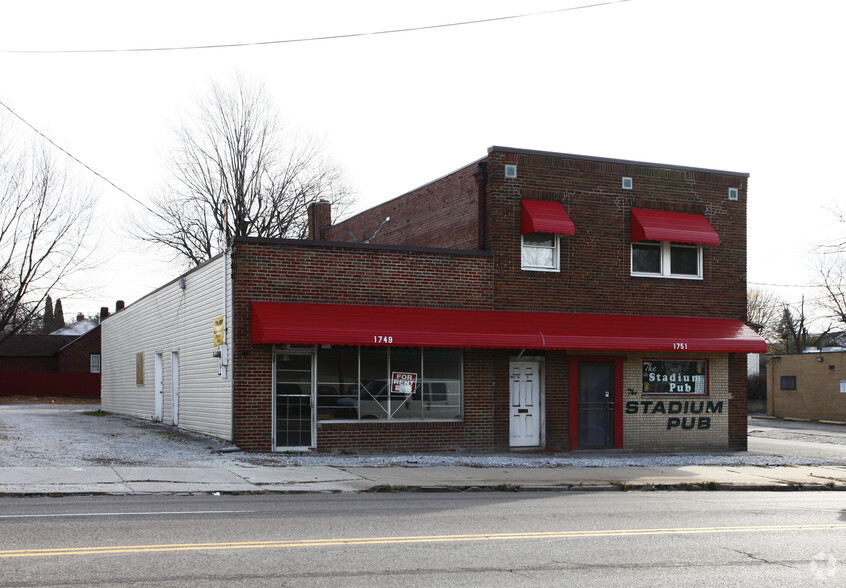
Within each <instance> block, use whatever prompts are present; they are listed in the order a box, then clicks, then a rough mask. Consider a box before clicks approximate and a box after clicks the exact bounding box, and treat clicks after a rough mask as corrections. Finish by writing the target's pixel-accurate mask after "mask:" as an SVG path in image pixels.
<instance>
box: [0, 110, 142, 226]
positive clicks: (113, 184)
mask: <svg viewBox="0 0 846 588" xmlns="http://www.w3.org/2000/svg"><path fill="white" fill-rule="evenodd" d="M0 106H2V107H3V108H5V109H6V110H8V111H9V112H10V113H11V114H12V116H14V117H15V118H17V119H18V120H19V121H21V122H22V123H23V124H25V125H26V126H28V127H29V128H30V129H32V130H33V131H34V132H35V133H37V134H38V135H39V136H41V138H43V139H44V140H45V141H47V142H48V143H50V144H51V145H52V146H53V147H55V148H56V149H58V150H59V151H61V152H62V153H64V154H65V155H67V156H68V157H70V158H71V159H73V160H74V161H75V162H77V163H78V164H79V165H81V166H82V167H84V168H85V169H87V170H88V171H90V172H91V173H92V174H94V175H95V176H97V177H98V178H100V179H101V180H103V181H105V182H106V183H108V184H109V185H110V186H112V187H113V188H114V189H115V190H117V191H118V192H120V193H122V194H124V195H125V196H127V197H129V199H131V200H133V201H134V202H136V203H138V204H140V205H141V206H143V207H144V208H146V209H147V210H148V211H150V212H153V211H152V210H151V209H150V207H149V206H147V205H146V204H144V203H143V202H141V201H140V200H138V198H136V197H135V196H133V195H132V194H130V193H129V192H127V191H126V190H124V189H123V188H121V187H120V186H118V185H117V184H115V183H114V182H113V181H111V180H110V179H109V178H107V177H106V176H104V175H103V174H101V173H99V172H97V171H95V170H94V169H92V168H91V166H89V165H88V164H87V163H85V162H84V161H82V160H80V159H79V158H78V157H76V156H75V155H73V154H72V153H70V152H69V151H68V150H67V149H65V148H64V147H61V146H60V145H57V144H56V143H55V141H53V139H51V138H50V137H48V136H47V135H45V134H44V133H42V132H41V131H39V130H38V129H36V128H35V127H34V126H33V125H32V124H30V122H29V121H27V120H26V119H25V118H24V117H22V116H21V115H19V114H18V113H17V112H15V111H14V110H12V109H11V107H9V106H8V105H7V104H6V103H5V102H3V101H2V100H0Z"/></svg>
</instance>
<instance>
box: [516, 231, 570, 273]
mask: <svg viewBox="0 0 846 588" xmlns="http://www.w3.org/2000/svg"><path fill="white" fill-rule="evenodd" d="M560 249H561V239H560V236H559V235H558V234H556V233H526V234H525V235H523V238H522V242H521V246H520V255H521V267H522V269H524V270H530V271H539V272H557V271H558V270H559V262H558V260H559V257H560Z"/></svg>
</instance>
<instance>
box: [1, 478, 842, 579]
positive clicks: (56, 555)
mask: <svg viewBox="0 0 846 588" xmlns="http://www.w3.org/2000/svg"><path fill="white" fill-rule="evenodd" d="M0 544H2V548H0V549H2V551H0V585H3V586H70V585H86V586H126V585H145V586H147V585H156V586H178V587H184V586H219V585H227V586H327V585H333V586H334V585H338V586H340V585H343V586H366V587H368V588H369V587H372V586H380V585H392V586H491V585H520V586H551V585H570V586H573V585H579V586H626V587H630V586H658V585H672V584H679V585H684V584H691V585H697V586H737V585H739V584H744V585H757V586H764V585H766V586H791V587H792V586H819V585H825V586H842V585H844V584H846V511H844V503H843V500H842V494H841V493H839V492H801V493H778V492H776V493H773V492H706V493H702V492H661V493H642V492H621V493H603V492H598V493H597V492H571V493H566V494H550V493H532V492H520V493H507V492H506V493H503V492H498V493H449V494H419V493H400V494H328V495H327V494H308V495H299V496H284V495H265V496H250V495H242V496H219V497H215V496H209V495H203V496H178V495H171V496H146V497H137V496H129V497H126V496H124V497H111V496H88V497H64V498H62V499H55V498H46V497H41V498H36V497H27V498H17V499H8V498H7V499H2V500H0Z"/></svg>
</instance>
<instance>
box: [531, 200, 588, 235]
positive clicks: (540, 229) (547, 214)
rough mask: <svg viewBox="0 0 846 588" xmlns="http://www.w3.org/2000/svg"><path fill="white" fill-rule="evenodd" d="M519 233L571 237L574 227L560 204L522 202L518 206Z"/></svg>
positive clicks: (542, 201)
mask: <svg viewBox="0 0 846 588" xmlns="http://www.w3.org/2000/svg"><path fill="white" fill-rule="evenodd" d="M520 214H521V216H520V231H521V232H522V233H523V234H524V235H525V234H526V233H558V234H559V235H572V234H573V233H575V232H576V227H575V226H574V225H573V221H571V220H570V216H569V215H568V214H567V211H566V210H564V206H563V205H562V204H561V203H560V202H550V201H548V200H523V201H522V202H521V205H520Z"/></svg>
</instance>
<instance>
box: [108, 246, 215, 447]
mask: <svg viewBox="0 0 846 588" xmlns="http://www.w3.org/2000/svg"><path fill="white" fill-rule="evenodd" d="M224 267H225V264H224V258H223V257H222V256H220V257H217V258H215V259H213V260H212V261H210V262H208V263H206V264H205V265H203V266H200V267H198V268H197V269H195V270H193V271H191V272H189V273H188V274H186V275H185V276H184V279H185V288H184V289H182V288H180V286H179V281H178V280H174V281H173V282H170V283H168V284H166V285H165V286H163V287H161V288H159V289H158V290H155V291H154V292H151V293H150V294H148V295H147V296H145V297H144V298H142V299H140V300H138V301H137V302H135V303H133V304H131V305H129V306H127V307H126V308H125V309H124V310H122V311H120V312H118V313H115V314H113V315H111V316H110V317H108V318H107V319H106V320H104V321H103V323H102V408H103V410H107V411H110V412H115V413H119V414H127V415H132V416H136V417H140V418H145V419H153V418H154V417H155V382H154V370H155V357H156V352H161V353H162V359H163V367H164V374H163V380H164V410H163V414H162V420H163V421H164V422H165V423H171V422H173V414H172V410H171V407H172V396H171V386H172V384H171V383H172V370H171V367H172V352H173V351H176V350H178V352H179V415H178V416H179V419H178V420H179V427H181V428H184V429H188V430H191V431H197V432H200V433H205V434H207V435H212V436H214V437H220V438H222V439H227V440H231V439H232V378H231V373H232V372H231V357H230V366H229V372H228V375H227V377H221V376H220V375H218V359H217V358H215V357H214V355H213V354H214V352H215V351H216V350H218V349H219V348H217V347H215V346H214V319H216V318H220V317H222V316H223V315H224V312H223V304H224V293H223V288H224V277H223V271H224ZM227 271H229V268H227ZM230 277H231V276H230ZM228 284H229V292H231V280H230V281H228ZM227 304H228V305H229V310H228V313H227V314H228V319H229V320H228V322H229V325H227V327H228V337H229V338H230V340H228V341H227V342H228V343H229V348H230V350H231V347H232V346H231V333H232V326H231V322H232V312H231V305H232V298H231V295H228V300H227ZM139 353H142V354H143V365H144V368H143V370H144V378H143V385H139V384H138V381H137V379H136V358H137V356H138V354H139ZM230 353H231V352H230Z"/></svg>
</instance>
